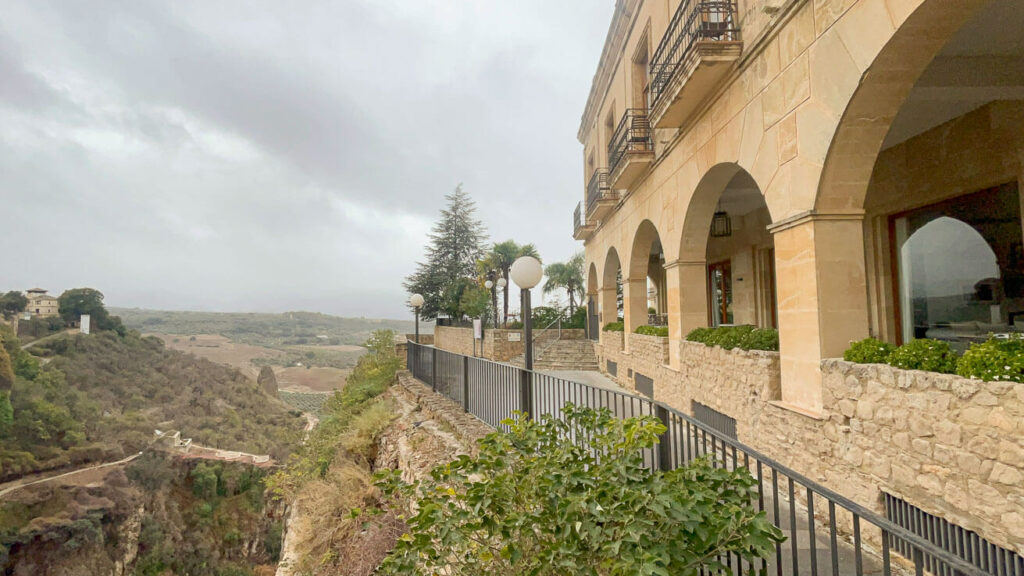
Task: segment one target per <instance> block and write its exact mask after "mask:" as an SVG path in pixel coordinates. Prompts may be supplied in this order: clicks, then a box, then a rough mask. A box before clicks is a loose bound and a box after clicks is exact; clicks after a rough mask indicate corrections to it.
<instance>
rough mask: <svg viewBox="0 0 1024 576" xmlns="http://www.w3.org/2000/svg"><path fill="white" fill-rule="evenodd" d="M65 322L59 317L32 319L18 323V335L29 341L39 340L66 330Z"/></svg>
mask: <svg viewBox="0 0 1024 576" xmlns="http://www.w3.org/2000/svg"><path fill="white" fill-rule="evenodd" d="M64 327H65V326H64V320H62V319H61V318H60V317H59V316H48V317H46V318H38V317H36V318H32V319H30V320H22V321H20V322H18V334H20V335H21V336H24V337H26V338H27V339H29V340H38V339H39V338H45V337H46V336H49V335H51V334H56V333H57V332H60V331H61V330H63V329H64Z"/></svg>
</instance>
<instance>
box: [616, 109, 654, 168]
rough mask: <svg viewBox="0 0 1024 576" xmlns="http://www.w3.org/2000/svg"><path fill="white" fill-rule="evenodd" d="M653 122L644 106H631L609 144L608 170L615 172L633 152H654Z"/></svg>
mask: <svg viewBox="0 0 1024 576" xmlns="http://www.w3.org/2000/svg"><path fill="white" fill-rule="evenodd" d="M653 153H654V145H653V144H652V142H651V123H650V121H649V120H648V119H647V111H646V110H644V109H643V108H629V109H627V110H626V113H625V114H623V115H622V120H621V121H620V122H619V126H618V128H616V129H615V133H614V134H613V135H612V140H611V142H610V143H609V144H608V172H609V173H610V174H615V172H616V171H618V170H619V168H620V167H621V166H620V164H622V162H623V160H626V159H628V158H629V157H630V156H631V155H633V154H653Z"/></svg>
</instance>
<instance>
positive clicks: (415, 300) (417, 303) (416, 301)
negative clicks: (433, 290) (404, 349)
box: [409, 294, 423, 344]
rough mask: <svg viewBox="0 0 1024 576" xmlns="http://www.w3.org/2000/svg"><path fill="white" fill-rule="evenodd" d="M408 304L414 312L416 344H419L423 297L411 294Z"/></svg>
mask: <svg viewBox="0 0 1024 576" xmlns="http://www.w3.org/2000/svg"><path fill="white" fill-rule="evenodd" d="M409 304H410V305H411V306H412V307H413V309H414V310H415V311H416V343H417V344H419V343H420V308H421V307H423V296H420V295H419V294H413V295H412V296H411V297H410V298H409Z"/></svg>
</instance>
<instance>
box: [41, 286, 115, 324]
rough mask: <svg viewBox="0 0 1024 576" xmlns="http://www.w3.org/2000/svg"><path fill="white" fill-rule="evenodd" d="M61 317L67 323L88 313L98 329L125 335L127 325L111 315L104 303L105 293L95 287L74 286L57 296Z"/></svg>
mask: <svg viewBox="0 0 1024 576" xmlns="http://www.w3.org/2000/svg"><path fill="white" fill-rule="evenodd" d="M57 305H58V306H59V308H60V317H61V318H62V319H63V320H64V322H66V323H69V324H70V323H72V322H78V319H79V318H80V317H81V316H82V315H83V314H88V315H89V316H90V318H91V321H92V325H93V326H95V327H96V329H97V330H109V331H112V332H116V333H117V334H118V335H120V336H124V334H125V327H124V325H122V324H121V319H120V318H118V317H117V316H111V315H110V313H109V312H107V308H106V307H105V306H104V305H103V293H102V292H100V291H99V290H95V289H93V288H73V289H71V290H66V291H65V292H64V293H63V294H61V295H60V297H59V298H57Z"/></svg>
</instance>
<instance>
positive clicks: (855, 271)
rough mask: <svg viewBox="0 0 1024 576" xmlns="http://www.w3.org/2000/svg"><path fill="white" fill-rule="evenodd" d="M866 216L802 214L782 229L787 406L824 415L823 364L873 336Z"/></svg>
mask: <svg viewBox="0 0 1024 576" xmlns="http://www.w3.org/2000/svg"><path fill="white" fill-rule="evenodd" d="M863 220H864V215H863V213H862V212H861V213H852V214H816V213H806V214H801V215H797V216H795V217H793V218H789V219H786V220H783V221H782V222H779V223H777V224H774V225H772V226H771V228H770V230H771V232H772V234H774V237H775V269H776V275H777V284H778V300H779V347H780V356H781V364H782V401H783V403H784V404H788V405H790V406H792V407H795V408H798V409H801V410H803V411H806V412H810V413H812V414H817V413H820V412H821V409H822V405H821V398H822V396H821V361H822V359H824V358H835V357H841V356H842V354H843V351H844V350H846V348H847V347H848V346H849V344H850V342H851V341H853V340H859V339H861V338H865V337H867V336H868V297H867V282H866V279H865V272H864V224H863Z"/></svg>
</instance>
